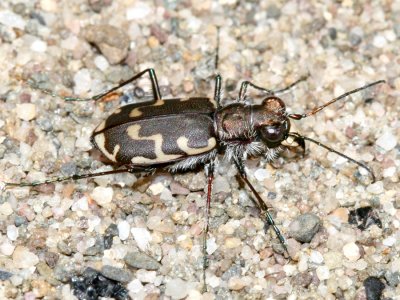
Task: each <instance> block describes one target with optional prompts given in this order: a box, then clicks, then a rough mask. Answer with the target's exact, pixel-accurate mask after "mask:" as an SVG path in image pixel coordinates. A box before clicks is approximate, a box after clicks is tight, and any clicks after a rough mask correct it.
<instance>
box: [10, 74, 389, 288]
mask: <svg viewBox="0 0 400 300" xmlns="http://www.w3.org/2000/svg"><path fill="white" fill-rule="evenodd" d="M145 74H148V75H149V77H150V80H151V86H152V93H153V97H154V99H153V100H152V101H150V102H145V103H133V104H128V105H126V106H123V107H120V108H118V109H117V110H116V111H114V113H112V114H111V115H110V116H109V117H108V118H107V119H106V120H105V121H103V122H102V123H101V124H100V125H99V126H98V127H97V128H96V129H95V130H94V132H93V135H92V137H91V139H92V143H93V144H94V146H95V147H97V148H98V149H99V150H100V151H101V153H102V154H103V155H104V156H106V157H107V158H108V159H109V160H111V161H112V162H113V163H115V164H116V165H118V166H119V168H116V169H114V170H111V171H105V172H98V173H87V174H75V175H72V176H65V177H56V178H53V179H48V180H44V181H34V182H19V183H11V182H6V183H5V187H23V186H37V185H41V184H46V183H52V182H60V181H64V180H78V179H82V178H89V177H96V176H103V175H109V174H116V173H124V172H130V173H136V172H148V171H152V170H155V169H158V168H164V169H167V170H169V171H171V172H177V171H186V170H191V169H194V168H195V167H197V166H204V167H205V172H206V175H207V177H208V180H207V182H208V185H207V203H206V207H205V218H206V220H205V228H204V234H203V243H202V244H203V245H202V251H203V281H204V284H205V270H206V268H207V265H208V259H207V252H206V250H207V249H206V239H207V235H208V230H209V212H210V204H211V191H212V185H213V179H214V165H215V160H216V157H217V154H218V153H225V157H226V159H228V160H229V161H231V162H232V163H233V164H235V166H236V167H237V170H238V173H239V176H240V177H241V178H242V180H243V181H244V182H245V184H246V185H247V186H248V188H249V189H250V190H251V192H252V193H253V195H254V196H255V203H256V204H257V206H258V208H259V209H260V214H261V216H262V218H263V219H264V220H265V222H266V228H267V227H268V226H271V227H272V228H273V230H274V231H275V233H276V235H277V237H278V239H279V241H280V244H281V245H282V247H283V249H284V251H285V252H286V254H287V255H288V254H289V253H288V250H287V247H286V242H285V238H284V237H283V235H282V234H281V232H280V231H279V229H278V227H277V226H276V224H275V222H274V220H273V218H272V216H271V214H270V212H269V210H268V206H267V204H266V203H265V202H264V200H263V199H262V198H261V196H260V195H259V194H258V193H257V191H256V189H255V188H254V186H253V185H252V184H251V183H250V181H249V179H248V176H247V173H246V170H245V165H244V161H245V160H246V159H247V158H248V157H256V156H264V157H265V158H266V159H267V160H268V161H271V160H273V159H274V158H275V157H276V156H277V155H278V153H279V152H280V151H281V150H282V149H283V145H282V142H283V141H285V140H287V139H288V138H289V137H291V138H292V139H293V140H294V141H296V143H297V144H298V145H299V146H301V148H302V149H303V152H304V151H305V141H309V142H312V143H315V144H317V145H319V146H321V147H323V148H325V149H326V150H328V151H330V152H334V153H336V154H337V155H339V156H341V157H344V158H345V159H347V160H349V161H351V162H353V163H355V164H357V165H358V166H359V167H361V168H363V169H365V170H366V171H367V172H368V173H369V175H370V176H371V179H372V181H373V182H374V181H375V175H374V173H373V171H372V170H371V169H370V168H369V167H368V166H367V165H365V164H364V163H361V162H359V161H356V160H354V159H352V158H350V157H349V156H347V155H344V154H342V153H340V152H338V151H336V150H334V149H332V148H331V147H328V146H326V145H324V144H322V143H320V142H318V141H316V140H314V139H312V138H309V137H306V136H304V135H301V134H299V133H297V132H290V119H293V120H301V119H304V118H307V117H309V116H312V115H314V114H316V113H317V112H319V111H320V110H322V109H324V108H325V107H327V106H328V105H331V104H333V103H335V102H336V101H338V100H341V99H343V98H345V97H347V96H349V95H351V94H354V93H356V92H359V91H361V90H364V89H367V88H369V87H372V86H374V85H377V84H381V83H384V82H385V81H384V80H379V81H375V82H372V83H370V84H367V85H364V86H362V87H360V88H357V89H354V90H351V91H349V92H347V93H344V94H343V95H341V96H339V97H336V98H334V99H332V100H330V101H329V102H327V103H325V104H323V105H321V106H317V107H315V108H314V109H312V110H311V111H309V112H307V113H302V114H299V113H288V112H286V107H285V104H284V102H283V101H282V100H281V99H280V98H278V97H277V96H276V95H277V94H279V93H283V92H286V91H288V90H289V89H291V88H292V87H293V86H295V85H296V84H297V83H299V82H301V81H304V80H305V79H306V77H303V78H301V79H300V80H298V81H296V82H294V83H293V84H291V85H290V86H288V87H286V88H283V89H280V90H275V91H273V90H270V89H266V88H263V87H260V86H258V85H255V84H254V83H252V82H250V81H244V82H242V84H241V86H240V90H239V96H238V99H237V101H235V102H233V103H231V104H228V105H225V106H222V105H221V85H222V78H221V76H220V75H216V77H215V90H214V97H213V98H207V97H190V98H175V99H163V98H162V96H161V93H160V88H159V85H158V81H157V76H156V73H155V71H154V70H153V69H146V70H144V71H142V72H140V73H138V74H136V75H135V76H133V77H132V78H130V79H129V80H126V81H124V82H122V83H121V84H119V85H117V86H115V87H114V88H112V89H110V90H107V91H105V92H103V93H101V94H98V95H95V96H92V97H90V98H75V97H63V96H60V95H57V94H55V93H54V92H52V91H49V90H44V89H40V88H39V87H37V86H33V87H34V88H36V89H39V90H41V91H43V92H45V93H48V94H50V95H52V96H54V97H60V98H62V99H64V100H65V101H90V100H93V101H97V100H100V99H102V98H104V97H106V96H108V95H110V94H111V93H113V92H115V91H116V90H117V89H119V88H121V87H123V86H125V85H127V84H129V83H132V82H134V81H135V80H137V79H139V78H140V77H142V76H143V75H145ZM248 87H252V88H254V89H256V90H258V91H260V92H262V93H263V94H265V98H264V99H263V101H262V102H261V104H249V103H248V102H247V101H246V95H247V88H248ZM288 257H289V258H290V256H289V255H288Z"/></svg>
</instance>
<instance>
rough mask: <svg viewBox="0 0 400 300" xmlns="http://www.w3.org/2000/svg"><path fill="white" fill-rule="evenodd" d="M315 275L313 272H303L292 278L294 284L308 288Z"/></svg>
mask: <svg viewBox="0 0 400 300" xmlns="http://www.w3.org/2000/svg"><path fill="white" fill-rule="evenodd" d="M312 280H313V275H312V274H311V272H308V271H306V272H301V273H298V274H296V275H295V276H294V277H293V279H292V284H293V286H295V287H296V286H298V287H302V288H308V286H309V285H310V284H311V283H312Z"/></svg>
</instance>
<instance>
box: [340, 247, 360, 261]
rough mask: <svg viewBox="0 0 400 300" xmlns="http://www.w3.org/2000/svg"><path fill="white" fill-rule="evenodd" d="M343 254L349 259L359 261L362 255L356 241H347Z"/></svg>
mask: <svg viewBox="0 0 400 300" xmlns="http://www.w3.org/2000/svg"><path fill="white" fill-rule="evenodd" d="M343 254H344V256H345V257H346V258H347V259H348V260H349V261H352V262H354V261H357V260H358V259H359V258H360V257H361V253H360V248H359V247H358V246H357V245H356V244H355V243H347V244H345V245H344V246H343Z"/></svg>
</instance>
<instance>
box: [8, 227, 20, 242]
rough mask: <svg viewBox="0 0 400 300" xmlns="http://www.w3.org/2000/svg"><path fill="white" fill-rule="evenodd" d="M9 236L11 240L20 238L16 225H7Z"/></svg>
mask: <svg viewBox="0 0 400 300" xmlns="http://www.w3.org/2000/svg"><path fill="white" fill-rule="evenodd" d="M7 237H8V238H9V239H10V240H11V241H15V240H16V239H17V238H18V228H17V227H16V226H15V225H8V226H7Z"/></svg>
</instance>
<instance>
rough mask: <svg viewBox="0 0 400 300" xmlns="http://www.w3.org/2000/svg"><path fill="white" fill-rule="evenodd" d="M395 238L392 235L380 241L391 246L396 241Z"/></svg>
mask: <svg viewBox="0 0 400 300" xmlns="http://www.w3.org/2000/svg"><path fill="white" fill-rule="evenodd" d="M396 241H397V240H396V238H395V237H394V236H389V237H387V238H385V239H384V240H383V241H382V244H384V245H385V246H388V247H392V246H393V245H394V244H395V243H396Z"/></svg>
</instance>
